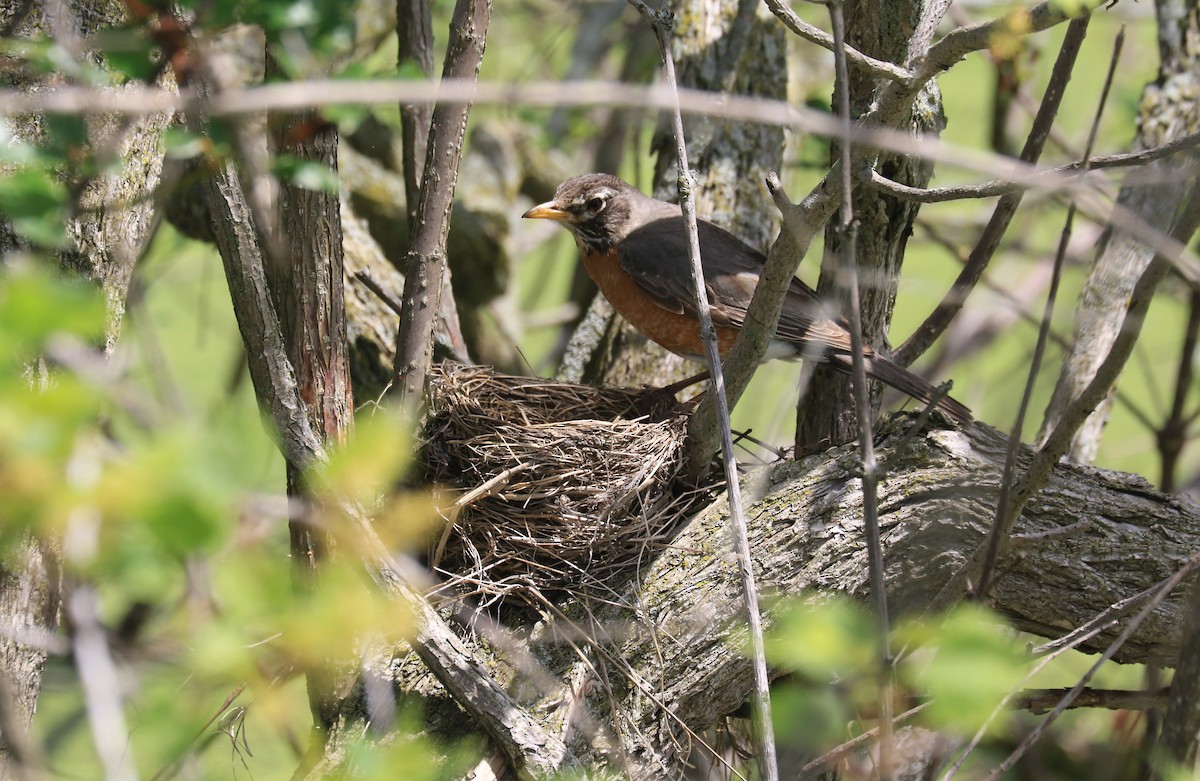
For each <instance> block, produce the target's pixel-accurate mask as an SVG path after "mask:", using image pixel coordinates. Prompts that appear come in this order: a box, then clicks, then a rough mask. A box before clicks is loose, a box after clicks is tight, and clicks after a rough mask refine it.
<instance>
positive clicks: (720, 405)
mask: <svg viewBox="0 0 1200 781" xmlns="http://www.w3.org/2000/svg"><path fill="white" fill-rule="evenodd" d="M630 2H631V3H632V4H633V6H634V7H635V8H637V9H638V11H640V12H641V14H642V15H643V16H645V17H646V20H647V21H649V22H650V26H651V27H652V28H653V29H654V34H655V36H656V37H657V38H658V45H659V49H660V51H661V54H662V62H663V69H664V72H665V75H666V79H667V84H668V85H669V87H670V90H671V94H672V96H673V97H674V104H675V105H674V107H673V109H674V110H673V111H672V113H671V123H672V130H673V131H674V136H675V147H676V153H677V155H678V157H679V200H680V204H681V206H682V207H683V220H684V225H685V226H686V228H687V234H688V258H689V259H690V260H691V263H692V285H693V291H692V292H693V293H694V294H695V296H696V311H697V312H698V313H699V316H700V336H701V339H702V340H703V342H704V353H705V357H706V358H707V359H708V370H709V373H710V375H711V377H712V390H711V393H713V394H714V398H715V399H716V403H717V420H718V425H719V426H720V428H721V451H722V454H723V456H724V459H723V460H724V462H725V485H726V490H727V491H728V496H729V520H730V528H731V531H732V533H733V546H734V553H735V554H736V558H737V565H738V574H739V575H740V576H741V581H742V594H743V596H744V597H745V606H746V622H747V624H748V626H749V630H750V650H751V664H752V665H753V668H754V723H755V728H756V729H755V734H756V738H757V743H758V761H759V766H760V768H761V771H762V777H763V778H764V779H766V781H779V766H778V761H777V760H776V757H775V728H774V725H773V724H772V723H771V681H770V678H769V677H768V675H767V656H766V647H765V645H764V643H763V632H762V613H761V612H760V610H759V607H758V587H757V585H756V584H755V581H754V563H753V561H752V560H751V558H750V539H749V537H750V535H749V532H748V531H747V530H746V513H745V509H744V507H743V504H742V494H741V484H740V483H739V481H738V473H737V456H736V455H735V453H734V450H733V437H732V435H731V433H730V425H729V402H728V400H727V398H726V395H725V377H724V375H723V374H722V372H721V354H720V349H719V347H718V345H717V332H716V329H715V328H714V327H713V323H712V317H711V315H710V313H709V304H708V292H707V291H706V290H705V287H704V267H703V265H702V263H701V259H700V237H699V233H698V229H697V226H696V205H695V203H693V201H692V175H691V169H690V168H689V167H688V157H687V145H686V144H685V143H684V135H683V115H682V114H681V113H680V109H679V91H678V84H677V82H676V79H675V59H674V57H672V56H671V41H670V38H669V33H670V30H671V26H672V24H673V21H674V20H673V19H672V18H671V15H670V13H669V12H664V11H657V12H656V11H654V10H652V9H650V8H649V6H647V5H646V4H645V3H644V2H642V0H630Z"/></svg>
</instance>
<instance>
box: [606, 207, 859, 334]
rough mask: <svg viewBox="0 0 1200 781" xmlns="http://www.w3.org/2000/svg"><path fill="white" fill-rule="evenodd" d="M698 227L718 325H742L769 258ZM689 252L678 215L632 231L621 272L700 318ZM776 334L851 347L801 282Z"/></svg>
mask: <svg viewBox="0 0 1200 781" xmlns="http://www.w3.org/2000/svg"><path fill="white" fill-rule="evenodd" d="M697 227H698V229H699V234H700V246H701V247H702V248H703V252H702V253H701V258H702V261H703V264H704V284H705V288H706V290H707V292H708V300H709V305H710V314H711V316H712V319H713V322H715V323H717V324H718V325H731V326H734V327H741V326H742V325H743V324H744V323H745V319H746V309H747V307H749V305H750V299H751V298H752V297H753V296H754V289H755V287H756V286H757V285H758V280H759V277H760V275H761V274H762V270H763V266H764V265H765V264H766V258H765V257H764V256H763V254H762V253H761V252H758V251H757V250H755V249H754V248H752V247H750V246H749V245H747V244H746V243H745V242H743V241H742V240H741V239H739V238H737V237H736V236H734V235H733V234H732V233H729V232H728V231H726V230H724V229H722V228H719V227H717V226H716V225H713V224H712V223H710V222H705V221H704V220H700V221H698V223H697ZM687 253H688V249H687V234H686V232H685V229H684V223H683V217H682V216H674V217H667V218H665V219H661V220H656V221H654V222H650V223H647V224H646V225H643V226H641V227H639V228H636V229H634V230H633V231H631V232H630V233H629V235H628V236H627V237H626V238H625V240H624V241H623V242H621V246H620V250H619V253H618V255H619V261H620V263H621V268H622V269H623V270H624V271H625V272H626V273H628V274H629V276H630V277H632V278H633V280H634V282H636V283H637V285H638V287H640V288H641V289H642V290H644V291H646V293H648V294H649V295H650V296H651V298H653V299H654V301H655V302H656V303H658V304H659V306H661V307H663V308H664V309H667V310H669V311H672V312H679V313H688V314H692V315H694V314H696V305H695V299H694V297H693V295H692V282H691V266H690V264H689V262H688V254H687ZM839 320H840V318H839ZM776 335H777V336H778V337H779V338H780V339H783V340H784V341H788V342H794V343H797V344H804V343H806V342H810V341H813V342H817V343H819V344H822V345H825V346H827V347H831V348H833V349H836V350H846V349H849V346H850V340H849V334H847V332H846V329H845V328H844V327H843V325H842V324H841V323H840V322H838V321H835V320H831V319H830V318H829V317H827V316H826V315H825V313H824V311H823V307H822V305H821V302H820V300H819V299H818V298H817V295H816V293H814V292H813V291H812V290H811V289H810V288H809V287H808V286H807V285H805V284H804V283H803V282H801V281H800V280H798V279H793V280H792V283H791V286H790V287H789V288H788V292H787V298H786V299H785V301H784V305H783V311H782V312H781V313H780V316H779V327H778V329H777V330H776Z"/></svg>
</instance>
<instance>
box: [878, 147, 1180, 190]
mask: <svg viewBox="0 0 1200 781" xmlns="http://www.w3.org/2000/svg"><path fill="white" fill-rule="evenodd" d="M1198 146H1200V132H1197V133H1191V134H1189V135H1186V136H1184V137H1183V138H1179V139H1176V140H1174V141H1171V142H1170V143H1167V144H1162V145H1161V146H1156V147H1154V148H1152V149H1146V150H1143V151H1141V152H1129V153H1126V154H1119V155H1107V156H1104V157H1096V158H1092V159H1091V160H1088V161H1084V160H1076V161H1075V162H1073V163H1067V164H1066V165H1060V166H1057V167H1055V168H1042V169H1038V168H1036V167H1034V166H1021V167H1020V168H1021V170H1020V171H1019V173H1018V174H1017V175H1015V176H1014V177H1013V178H1009V179H995V180H992V181H990V182H981V183H980V184H964V185H956V186H953V187H929V188H920V187H910V186H908V185H906V184H901V183H899V182H896V181H893V180H891V179H888V178H887V177H885V176H883V175H882V174H880V173H879V172H878V171H875V170H868V171H866V172H865V173H864V174H863V178H864V180H865V181H866V182H867V183H869V184H870V185H871V186H872V187H874V188H876V189H878V190H881V191H883V192H886V193H887V194H888V195H892V196H895V197H897V198H900V199H902V200H905V201H915V202H917V203H943V202H945V201H958V200H965V199H969V198H991V197H994V196H997V195H1007V194H1008V193H1012V192H1017V191H1020V190H1032V189H1035V188H1037V189H1046V190H1074V189H1078V188H1080V187H1086V185H1083V184H1081V183H1080V182H1079V180H1078V177H1077V176H1073V175H1072V174H1080V173H1084V172H1085V169H1087V170H1097V169H1103V168H1130V167H1133V166H1138V165H1145V164H1147V163H1152V162H1154V161H1156V160H1162V159H1163V158H1166V157H1170V156H1171V155H1173V154H1176V153H1177V152H1182V151H1184V150H1187V149H1195V148H1196V147H1198Z"/></svg>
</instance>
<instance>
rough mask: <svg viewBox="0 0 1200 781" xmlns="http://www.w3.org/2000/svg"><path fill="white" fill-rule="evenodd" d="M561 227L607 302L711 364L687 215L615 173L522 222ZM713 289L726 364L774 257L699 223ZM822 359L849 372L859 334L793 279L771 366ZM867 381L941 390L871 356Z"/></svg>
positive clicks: (572, 187) (948, 407)
mask: <svg viewBox="0 0 1200 781" xmlns="http://www.w3.org/2000/svg"><path fill="white" fill-rule="evenodd" d="M522 216H523V217H530V218H534V219H543V220H557V221H558V222H560V223H561V224H562V225H563V227H565V228H566V229H567V230H569V231H570V232H571V234H572V235H574V237H575V243H576V244H577V245H578V246H579V252H580V254H581V255H582V257H583V265H584V268H586V269H587V272H588V274H589V275H591V277H592V279H593V280H595V282H596V285H597V286H599V288H600V291H601V292H602V293H604V296H605V298H607V299H608V301H609V303H611V304H612V305H613V308H614V309H616V310H617V312H619V313H620V314H621V316H623V317H624V318H625V319H626V320H628V321H629V323H630V324H631V325H632V326H633V327H634V328H636V329H637V330H638V331H641V332H642V334H644V335H645V336H646V337H647V338H649V339H651V340H652V341H655V342H657V343H658V344H660V345H662V346H663V347H665V348H666V349H668V350H670V351H671V352H673V353H676V354H677V355H681V356H683V357H685V358H690V359H692V360H695V361H700V362H703V361H704V360H705V359H704V346H703V344H702V342H701V339H700V326H699V322H698V320H697V315H696V305H695V301H694V298H693V296H692V267H691V262H690V261H689V259H688V250H687V234H686V232H685V228H684V223H683V213H682V211H681V210H680V208H679V206H678V205H677V204H672V203H667V202H665V201H660V200H657V199H655V198H651V197H649V196H647V195H643V194H642V193H641V192H640V191H639V190H638V189H637V188H635V187H633V186H632V185H630V184H627V183H626V182H624V181H622V180H620V179H618V178H617V177H615V176H610V175H608V174H586V175H584V176H576V177H574V178H572V179H568V180H567V181H565V182H563V183H562V184H561V185H559V187H558V191H557V192H555V194H554V200H552V201H547V202H546V203H543V204H540V205H538V206H535V207H533V208H532V209H530V210H529V211H527V212H525V214H523V215H522ZM697 222H698V227H699V235H700V256H701V261H702V264H703V267H704V282H705V286H706V288H707V291H708V300H709V306H710V312H711V315H712V320H713V324H714V326H715V327H716V331H717V344H718V345H719V347H720V352H721V357H722V358H724V357H725V356H726V354H727V353H728V352H729V351H730V350H731V349H732V348H733V343H734V341H735V340H736V339H737V334H738V331H739V330H741V328H742V325H743V323H744V322H745V318H746V310H747V308H748V307H749V306H750V299H751V297H752V296H753V295H754V288H755V287H756V286H757V285H758V280H759V277H760V276H761V274H762V270H763V266H764V264H765V263H766V257H764V256H763V254H762V253H761V252H758V251H757V250H755V249H754V248H752V247H750V246H749V245H747V244H746V243H745V242H743V241H742V240H741V239H739V238H737V237H736V236H734V235H733V234H732V233H730V232H728V231H726V230H724V229H723V228H719V227H717V226H716V225H713V224H712V223H711V222H706V221H704V220H698V221H697ZM814 356H815V357H818V358H820V359H822V360H826V361H829V362H830V364H831V365H832V366H834V367H836V368H838V369H841V370H843V371H846V372H849V371H850V366H851V353H850V332H849V331H848V330H847V329H846V322H845V320H844V319H843V318H837V319H834V318H831V317H830V316H829V315H828V314H827V311H826V307H825V306H824V305H823V304H822V302H821V299H819V298H818V297H817V294H816V293H815V292H813V290H812V288H810V287H808V285H805V284H804V283H803V282H801V281H800V280H799V279H795V278H793V279H792V282H791V285H790V287H789V288H788V291H787V297H786V298H785V299H784V303H783V310H782V312H781V313H780V315H779V325H778V327H777V328H776V331H775V338H774V339H772V340H771V344H770V346H769V347H768V349H767V354H766V358H768V359H770V358H785V359H787V358H790V359H793V360H795V359H798V358H802V357H814ZM864 357H865V358H866V368H867V374H869V375H870V376H871V377H874V378H875V379H877V380H880V381H881V382H884V383H886V384H888V385H890V386H892V387H893V388H896V389H897V390H900V391H902V392H904V393H907V394H908V395H909V396H912V397H913V398H916V399H920V400H921V401H926V402H928V401H929V400H930V399H932V398H933V397H934V394H935V389H934V387H933V385H931V384H930V383H928V382H926V381H925V380H924V379H922V378H921V377H918V376H917V375H915V374H913V373H912V372H910V371H909V370H908V369H905V368H904V367H903V366H900V365H899V364H896V363H893V362H892V361H889V360H888V359H887V358H884V357H883V356H881V355H878V354H877V353H875V352H874V351H873V350H871V349H870V348H866V355H865V356H864ZM938 406H939V407H940V408H941V409H942V410H944V411H945V412H946V413H948V414H949V415H950V416H951V417H953V418H955V419H956V420H958V421H959V422H962V423H968V422H970V420H971V411H970V410H969V409H967V408H966V407H965V406H963V405H962V404H960V403H958V402H957V401H955V400H954V399H952V398H949V397H947V396H943V397H942V398H941V399H939V401H938Z"/></svg>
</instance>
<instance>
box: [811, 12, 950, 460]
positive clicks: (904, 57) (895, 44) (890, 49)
mask: <svg viewBox="0 0 1200 781" xmlns="http://www.w3.org/2000/svg"><path fill="white" fill-rule="evenodd" d="M938 7H939V3H937V2H930V0H904V2H875V1H873V0H859V1H858V2H849V3H847V4H846V37H847V41H846V42H847V43H848V44H850V45H851V46H853V47H855V48H856V49H858V50H859V51H861V52H862V53H864V54H867V55H870V56H872V57H875V58H876V59H880V60H885V61H887V62H894V63H896V64H898V65H907V64H908V63H909V62H910V61H911V60H912V59H913V58H914V57H916V56H918V55H919V54H920V53H922V52H924V51H925V49H926V48H927V47H928V45H929V40H930V36H931V35H932V32H933V30H932V27H933V26H936V25H922V24H921V22H922V20H923V19H924V18H925V17H926V16H927V15H929V14H930V13H932V11H931V9H936V8H938ZM943 10H944V9H943ZM877 88H878V81H877V77H875V76H873V75H872V74H869V73H865V72H863V71H862V70H860V69H856V68H852V69H850V111H851V113H852V114H853V115H854V116H855V117H858V116H861V115H862V114H864V113H865V112H867V111H868V110H869V109H870V108H871V104H872V100H873V97H874V95H875V92H876V89H877ZM833 105H835V106H836V105H838V96H837V95H836V94H835V95H834V100H833ZM906 124H907V129H908V131H909V132H911V133H912V134H913V135H914V136H917V137H922V136H929V137H936V136H937V135H938V134H939V133H941V131H942V129H943V128H944V127H945V125H946V118H945V116H944V115H943V114H942V99H941V94H940V93H939V92H938V89H937V84H936V83H935V82H933V81H930V82H929V84H928V85H927V86H926V87H925V88H924V89H923V90H921V92H920V93H919V94H918V96H917V98H916V100H915V101H914V103H913V106H912V109H911V111H910V112H909V117H908V120H907V123H906ZM871 154H873V153H872V151H871V150H869V149H862V148H858V149H853V148H852V149H851V159H852V160H855V161H859V162H861V161H862V160H863V159H864V158H865V157H868V156H870V155H871ZM832 156H833V158H834V159H837V158H839V157H840V156H841V152H840V150H839V149H838V146H837V144H834V146H833V149H832ZM875 170H877V171H879V173H881V174H883V175H884V176H886V177H888V178H890V179H892V180H894V181H897V182H900V183H902V184H906V185H909V186H911V187H925V186H926V185H927V184H929V179H930V177H931V176H932V175H933V163H932V161H929V160H924V159H916V158H913V157H909V156H905V155H880V156H879V161H878V163H877V164H876V167H875ZM853 207H854V220H855V222H856V223H858V233H857V247H856V255H857V258H858V276H859V288H860V294H861V302H862V324H863V340H864V342H865V343H866V344H867V345H870V346H871V347H874V348H875V349H877V350H880V351H881V352H885V353H886V352H887V351H888V329H889V327H890V326H891V322H892V310H893V309H894V308H895V305H896V288H897V286H898V284H899V281H900V268H901V265H902V264H903V262H904V252H905V250H906V248H907V246H908V238H909V236H911V235H912V226H913V221H914V220H916V217H917V210H918V209H919V207H920V204H917V203H913V202H911V201H903V200H901V199H898V198H894V197H892V196H889V195H883V194H881V193H879V192H876V191H874V190H871V189H867V188H861V187H860V188H856V189H855V194H854V201H853ZM840 225H841V217H840V216H835V217H834V218H833V219H831V220H830V221H829V223H828V225H827V227H826V229H825V244H826V247H827V251H826V253H825V258H824V259H823V261H822V264H821V279H820V282H819V283H818V285H817V293H818V294H819V295H820V296H821V297H822V298H824V299H825V300H826V301H829V302H832V303H835V304H837V305H838V306H840V307H842V308H843V309H844V307H845V306H846V304H847V302H848V300H849V298H848V291H846V290H845V289H844V288H843V286H842V285H841V283H840V282H839V281H838V274H837V268H838V264H839V263H841V254H840V253H841V252H842V251H843V242H842V236H841V232H840V227H839V226H840ZM871 387H872V394H871V395H872V409H874V410H878V408H879V401H880V399H881V391H882V386H881V385H880V384H879V383H871ZM857 431H858V429H857V426H856V423H855V414H854V392H853V389H852V388H851V385H850V377H849V376H848V375H847V374H846V373H844V372H837V371H834V370H833V369H831V368H829V367H828V366H820V367H817V369H816V371H815V373H814V375H813V380H812V383H811V385H810V386H809V388H808V391H807V393H806V394H805V396H804V398H803V399H802V400H801V404H800V406H799V407H798V409H797V417H796V452H797V453H812V452H816V451H817V450H821V449H824V448H825V447H828V446H829V445H831V444H839V443H842V442H848V441H850V440H851V439H853V438H854V437H855V436H857Z"/></svg>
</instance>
